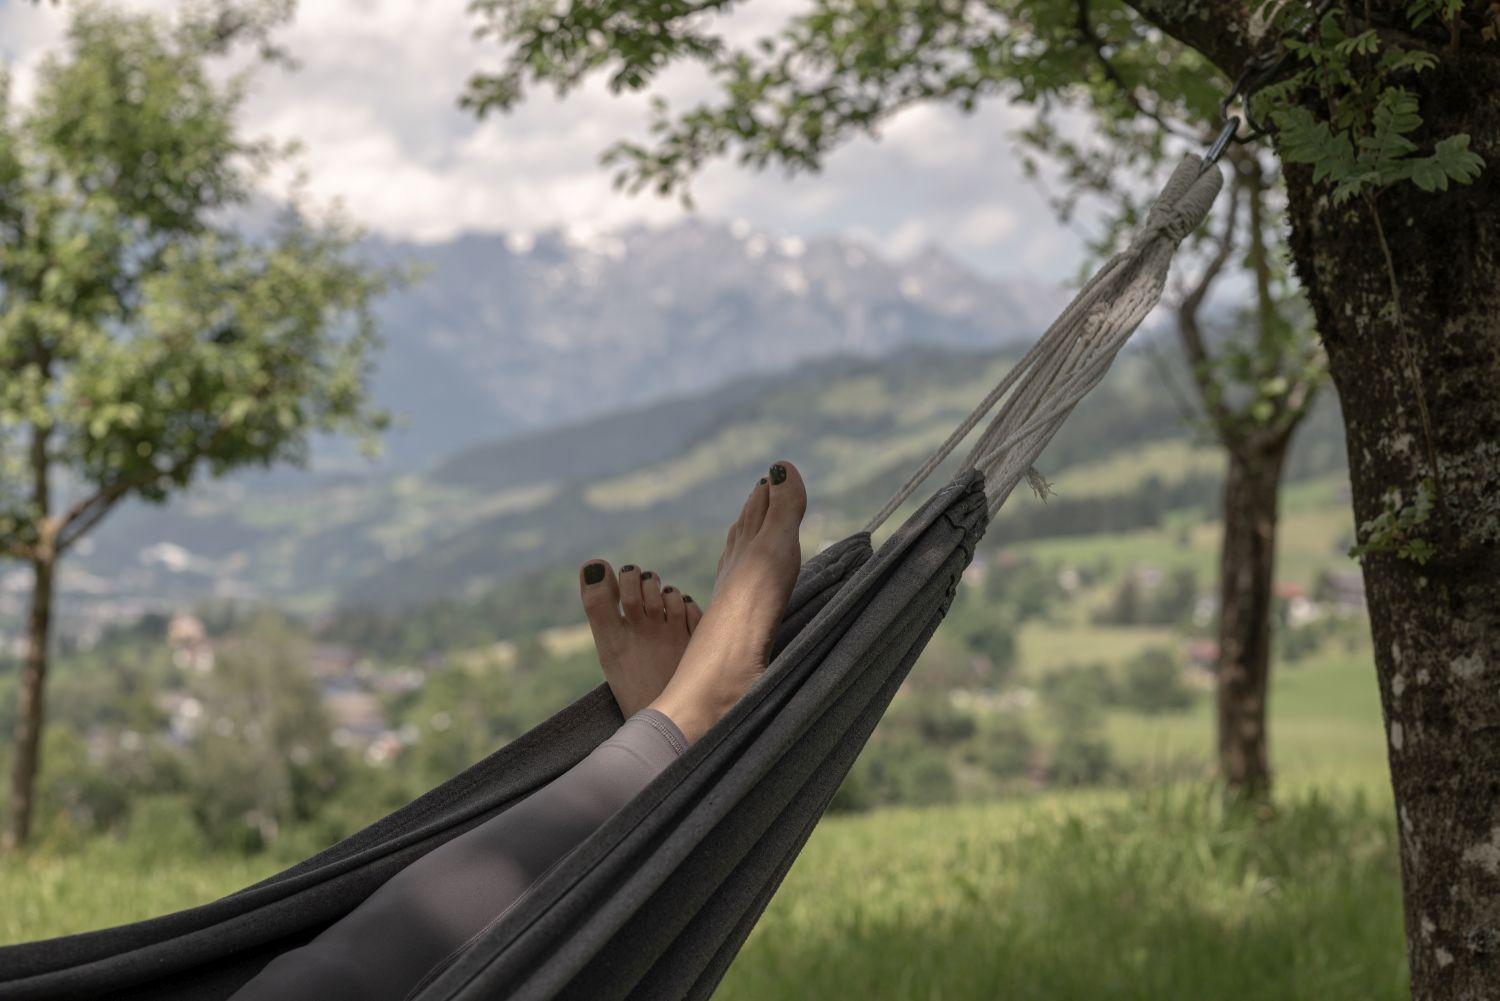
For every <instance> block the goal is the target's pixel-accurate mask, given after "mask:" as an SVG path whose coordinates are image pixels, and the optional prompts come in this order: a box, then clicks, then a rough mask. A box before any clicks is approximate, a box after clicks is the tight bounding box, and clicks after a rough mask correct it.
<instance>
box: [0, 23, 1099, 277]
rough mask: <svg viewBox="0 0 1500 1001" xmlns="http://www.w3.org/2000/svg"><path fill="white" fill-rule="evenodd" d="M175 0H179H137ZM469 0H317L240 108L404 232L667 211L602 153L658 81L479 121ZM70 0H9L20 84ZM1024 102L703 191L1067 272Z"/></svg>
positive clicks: (752, 31) (616, 219)
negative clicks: (786, 173)
mask: <svg viewBox="0 0 1500 1001" xmlns="http://www.w3.org/2000/svg"><path fill="white" fill-rule="evenodd" d="M131 2H132V5H133V6H147V7H154V8H160V9H170V8H171V6H172V4H171V2H170V0H131ZM798 5H799V4H798V0H755V2H754V3H750V4H747V5H745V7H744V10H743V13H741V14H738V15H736V17H735V20H734V21H733V23H732V24H731V29H732V37H734V38H736V39H742V40H746V41H748V40H752V39H754V38H756V37H759V36H760V35H763V34H766V33H767V32H769V31H770V30H772V29H773V28H774V27H775V25H776V24H777V23H778V21H779V20H780V19H782V18H784V17H785V16H786V15H787V14H788V13H790V12H793V11H795V10H796V9H797V7H798ZM466 6H467V4H465V3H461V2H458V0H431V2H427V0H301V4H300V7H299V9H298V13H297V16H296V19H295V21H294V22H293V23H292V24H291V25H289V26H287V27H286V28H284V29H283V30H282V31H281V32H280V34H279V36H278V39H279V41H280V42H282V44H283V45H284V46H285V47H286V48H287V49H288V50H289V51H290V52H291V53H292V54H293V55H294V56H295V57H296V59H297V60H298V61H299V62H300V64H301V65H300V68H299V69H297V70H295V71H292V72H288V71H286V70H281V69H269V70H266V71H265V72H263V73H262V74H261V76H260V77H259V78H258V80H257V84H256V86H255V88H254V91H253V93H252V96H251V98H250V100H249V101H248V102H247V105H246V107H245V109H244V125H245V127H246V129H247V130H248V131H249V133H250V134H252V135H264V136H271V137H274V138H277V139H282V140H290V139H297V140H300V141H301V142H302V144H303V146H304V152H303V154H302V157H301V159H300V165H301V167H302V168H303V169H304V170H305V172H306V174H307V178H308V183H309V188H310V191H311V193H312V194H313V196H314V197H315V198H316V199H319V200H331V199H338V200H340V201H341V202H342V204H343V205H344V207H345V208H346V209H347V210H348V211H349V213H350V214H351V215H353V216H354V217H355V218H356V219H358V220H360V221H361V222H362V223H363V224H364V225H365V226H367V227H368V228H370V229H372V230H376V231H379V232H381V233H385V234H388V235H391V236H398V237H406V238H411V239H419V240H441V239H445V238H447V237H450V236H452V235H453V234H455V233H458V232H460V231H463V230H489V231H494V230H500V231H509V232H516V231H520V232H528V231H535V230H539V229H547V228H553V227H563V228H567V229H568V230H570V231H572V232H573V233H574V235H575V236H578V237H580V238H588V237H589V236H590V235H592V234H595V233H599V232H603V231H607V230H609V229H611V228H614V227H618V226H620V225H624V224H628V223H635V222H646V223H654V224H661V223H669V222H671V221H672V220H674V219H676V218H678V217H680V216H681V215H682V214H683V212H684V211H685V210H684V209H683V208H682V207H681V206H680V205H679V204H678V203H677V202H676V201H675V200H670V199H661V198H658V197H656V196H652V195H640V196H635V197H631V196H628V195H625V194H622V193H620V192H617V191H615V190H614V189H613V187H612V186H611V183H610V177H609V173H608V172H607V171H606V170H605V169H604V168H602V167H600V166H599V163H598V156H599V153H600V151H601V150H603V149H604V148H605V147H606V146H608V145H609V144H610V143H612V142H613V141H615V140H617V139H620V138H626V137H639V136H642V135H643V134H644V130H643V128H642V126H643V123H644V121H645V114H644V100H643V99H639V98H635V97H627V98H621V97H615V96H612V95H610V94H608V93H607V91H606V90H605V88H604V87H602V86H600V85H597V84H596V85H594V86H589V87H585V88H583V89H582V90H581V91H579V92H575V93H574V94H571V95H570V96H569V97H568V99H567V100H566V101H563V102H558V101H556V100H554V99H553V98H551V97H550V95H545V94H540V93H538V94H535V95H533V96H532V97H531V99H530V100H529V101H528V103H527V104H526V105H525V106H523V107H522V108H521V109H520V110H519V111H517V112H515V113H513V114H511V115H509V116H491V117H490V118H488V119H487V120H485V121H483V122H480V121H477V120H476V119H475V118H474V117H473V116H472V115H470V114H468V113H467V112H464V111H462V110H460V109H459V108H458V106H457V97H458V95H459V94H460V93H461V92H462V90H463V87H464V83H465V81H466V80H467V79H468V77H469V75H470V74H471V73H473V72H474V71H476V70H478V69H482V68H484V67H485V66H487V65H493V64H494V63H495V61H496V59H495V52H494V50H493V48H492V43H491V44H486V43H485V42H481V41H477V40H475V39H474V38H473V28H474V21H473V19H472V18H471V17H470V16H469V15H468V14H466V13H465V7H466ZM67 7H68V4H67V3H66V2H65V3H63V4H62V5H61V7H59V6H54V5H53V4H50V3H42V4H39V5H33V4H32V3H30V2H27V0H0V58H3V59H4V61H5V62H6V63H7V64H8V65H9V66H10V68H11V71H12V73H13V75H14V77H15V81H16V90H17V93H18V95H19V96H20V98H21V99H22V100H23V101H24V99H25V95H26V93H27V89H28V86H29V82H30V79H31V77H32V75H33V74H34V72H35V68H36V66H37V65H38V63H39V61H40V60H41V59H42V58H43V56H44V55H45V53H47V52H48V51H49V50H55V49H56V48H57V46H58V45H59V43H60V40H61V37H62V31H63V26H64V24H65V21H66V16H67V15H66V11H67ZM664 86H665V93H667V94H668V95H669V96H670V97H671V98H672V100H673V102H674V103H676V104H679V105H680V104H684V103H688V102H691V101H692V100H693V99H694V98H699V97H706V96H708V92H707V91H706V90H705V84H704V81H703V80H702V79H701V78H699V77H698V76H697V75H696V74H695V73H693V72H692V71H686V72H681V73H677V74H675V75H673V76H671V77H670V78H669V79H667V80H665V81H664ZM1023 122H1024V113H1023V112H1021V111H1019V110H1017V109H1014V108H1010V107H1007V106H1005V105H1003V104H1000V103H991V104H989V105H987V106H984V107H982V108H981V110H980V111H978V112H977V113H975V114H973V115H970V116H962V115H960V114H958V113H956V112H952V111H949V110H947V109H935V108H921V109H914V110H912V111H909V112H907V113H905V114H903V115H902V116H900V117H898V118H896V119H895V120H893V121H892V122H890V123H889V124H888V125H887V127H886V128H885V129H884V131H883V134H882V135H881V136H880V138H879V139H878V140H860V141H857V142H855V143H853V144H851V145H849V146H847V147H846V148H844V149H842V150H840V151H839V152H838V153H837V154H835V156H834V157H833V158H832V159H831V161H830V162H829V164H828V165H827V169H826V170H825V171H824V172H823V173H822V174H819V175H816V176H799V177H796V178H793V179H786V178H784V177H782V176H780V175H779V174H775V173H772V174H754V173H750V172H748V171H747V170H745V169H743V168H739V167H737V166H734V165H731V164H719V165H716V166H714V167H713V168H711V169H710V170H709V171H708V172H707V173H706V174H705V175H704V176H703V177H702V178H700V179H699V180H698V181H697V182H696V184H695V185H694V195H695V198H696V200H697V209H696V211H697V212H699V213H700V214H702V215H704V216H708V217H712V218H719V219H743V220H746V221H748V222H749V223H751V224H752V225H754V226H757V227H762V228H767V229H771V230H774V231H779V232H783V233H787V234H791V235H799V236H813V235H818V234H824V233H830V232H846V233H853V234H856V235H862V236H864V237H866V238H868V239H870V240H872V241H874V242H875V243H876V244H877V245H878V246H879V247H881V248H882V249H884V250H885V251H886V252H888V253H890V254H893V255H904V254H908V253H911V252H913V251H915V250H917V249H918V248H920V247H922V246H923V245H924V244H926V243H929V242H931V243H936V244H938V245H940V246H942V247H944V248H946V249H948V250H949V251H951V252H953V253H954V254H955V255H957V256H959V257H960V258H961V259H964V260H966V261H968V262H969V263H971V264H972V265H973V266H975V267H976V268H978V269H979V270H981V271H983V272H985V273H988V274H992V275H997V276H1004V275H1025V276H1033V277H1056V278H1062V277H1067V276H1069V275H1071V274H1072V273H1073V271H1074V270H1075V268H1076V266H1077V263H1078V260H1079V255H1080V241H1079V240H1078V239H1077V237H1076V235H1075V234H1072V233H1069V232H1068V231H1066V230H1065V229H1063V228H1062V227H1061V226H1059V225H1058V224H1057V223H1056V222H1055V221H1054V220H1053V218H1052V216H1051V214H1050V211H1049V210H1048V208H1047V206H1046V203H1045V200H1044V198H1043V196H1042V194H1041V192H1040V191H1039V190H1038V189H1037V188H1036V187H1035V186H1034V185H1033V184H1031V183H1030V182H1028V181H1026V180H1024V179H1023V178H1022V177H1021V172H1020V169H1019V166H1018V165H1017V163H1016V157H1015V153H1014V150H1013V147H1012V142H1011V140H1010V139H1009V135H1010V134H1011V133H1012V132H1013V131H1014V130H1015V128H1016V127H1017V126H1018V125H1019V124H1022V123H1023Z"/></svg>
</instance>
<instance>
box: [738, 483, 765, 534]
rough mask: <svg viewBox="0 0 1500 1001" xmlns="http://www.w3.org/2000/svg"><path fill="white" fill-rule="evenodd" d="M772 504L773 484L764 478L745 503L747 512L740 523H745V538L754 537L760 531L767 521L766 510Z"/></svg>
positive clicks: (743, 514) (741, 516) (745, 511)
mask: <svg viewBox="0 0 1500 1001" xmlns="http://www.w3.org/2000/svg"><path fill="white" fill-rule="evenodd" d="M770 504H771V484H770V481H769V479H768V478H767V477H764V476H762V477H761V478H760V482H759V483H757V484H756V485H755V489H754V490H751V491H750V499H749V500H747V501H745V510H744V512H743V513H742V514H741V515H740V521H741V522H743V523H744V526H745V527H744V532H743V533H742V534H743V536H744V537H745V538H749V537H750V536H753V535H754V534H755V533H756V532H759V531H760V526H761V523H762V522H764V521H765V520H766V509H767V508H768V507H770Z"/></svg>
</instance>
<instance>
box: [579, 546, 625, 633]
mask: <svg viewBox="0 0 1500 1001" xmlns="http://www.w3.org/2000/svg"><path fill="white" fill-rule="evenodd" d="M578 591H579V594H580V596H581V597H582V598H583V613H584V615H585V617H586V618H587V619H588V621H589V628H590V629H591V630H593V633H594V643H595V645H597V646H600V647H603V646H604V645H606V644H607V643H608V642H610V640H612V639H613V637H614V634H615V633H616V632H617V631H618V630H619V628H620V588H619V584H617V583H616V582H615V574H614V571H613V570H612V569H610V566H609V562H608V561H607V560H589V561H588V562H587V563H585V564H584V565H583V566H582V567H580V568H579V570H578ZM601 652H602V650H601Z"/></svg>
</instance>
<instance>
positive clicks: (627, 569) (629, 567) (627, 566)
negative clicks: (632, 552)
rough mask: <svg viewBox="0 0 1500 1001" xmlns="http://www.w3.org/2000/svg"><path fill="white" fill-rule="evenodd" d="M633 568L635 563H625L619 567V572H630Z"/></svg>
mask: <svg viewBox="0 0 1500 1001" xmlns="http://www.w3.org/2000/svg"><path fill="white" fill-rule="evenodd" d="M634 569H635V564H634V563H627V564H625V565H624V566H623V567H621V568H620V572H621V573H630V572H631V571H632V570H634Z"/></svg>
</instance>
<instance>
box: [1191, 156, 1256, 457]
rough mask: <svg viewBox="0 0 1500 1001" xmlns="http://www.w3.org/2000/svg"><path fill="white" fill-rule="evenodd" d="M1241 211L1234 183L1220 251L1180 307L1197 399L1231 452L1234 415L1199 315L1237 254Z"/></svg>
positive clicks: (1231, 187) (1237, 186)
mask: <svg viewBox="0 0 1500 1001" xmlns="http://www.w3.org/2000/svg"><path fill="white" fill-rule="evenodd" d="M1239 207H1240V185H1239V182H1238V181H1235V182H1234V183H1233V184H1231V186H1230V189H1229V211H1228V213H1227V214H1226V215H1225V218H1224V228H1223V230H1222V231H1221V232H1220V234H1219V240H1218V245H1217V249H1216V250H1215V251H1214V255H1213V257H1211V258H1209V261H1208V264H1207V265H1205V266H1204V269H1203V273H1202V274H1201V275H1199V277H1198V281H1197V282H1196V283H1195V284H1194V285H1193V287H1192V288H1191V289H1190V290H1189V291H1188V293H1187V295H1185V296H1183V298H1182V301H1181V302H1180V303H1178V305H1177V330H1178V332H1179V333H1180V334H1181V335H1182V347H1183V351H1184V352H1186V354H1187V356H1188V368H1189V369H1190V370H1191V371H1192V373H1193V381H1194V382H1196V383H1197V385H1198V395H1199V396H1201V397H1202V398H1203V406H1204V407H1205V408H1206V409H1207V410H1208V415H1209V418H1210V419H1211V420H1212V421H1213V423H1214V426H1215V427H1217V428H1218V429H1219V433H1220V436H1221V437H1222V438H1223V439H1224V441H1225V444H1226V445H1227V446H1229V447H1230V448H1233V447H1234V446H1233V445H1232V444H1231V439H1232V438H1234V437H1236V435H1235V434H1234V429H1235V420H1234V414H1233V412H1232V411H1230V409H1229V408H1228V407H1227V406H1225V405H1224V398H1223V394H1222V393H1220V391H1219V387H1218V385H1217V384H1215V382H1214V380H1213V375H1212V374H1211V368H1212V365H1213V359H1212V358H1211V357H1210V356H1209V353H1208V347H1207V343H1206V339H1205V338H1204V336H1203V328H1202V327H1201V326H1200V324H1199V322H1198V312H1199V310H1201V309H1202V308H1203V301H1204V299H1206V298H1207V297H1208V292H1209V289H1210V288H1212V287H1213V283H1214V281H1215V280H1217V279H1218V277H1219V275H1220V273H1222V272H1223V270H1224V266H1225V265H1226V264H1228V263H1229V258H1230V257H1231V256H1232V255H1233V253H1234V230H1235V225H1236V223H1237V222H1238V217H1239Z"/></svg>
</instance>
